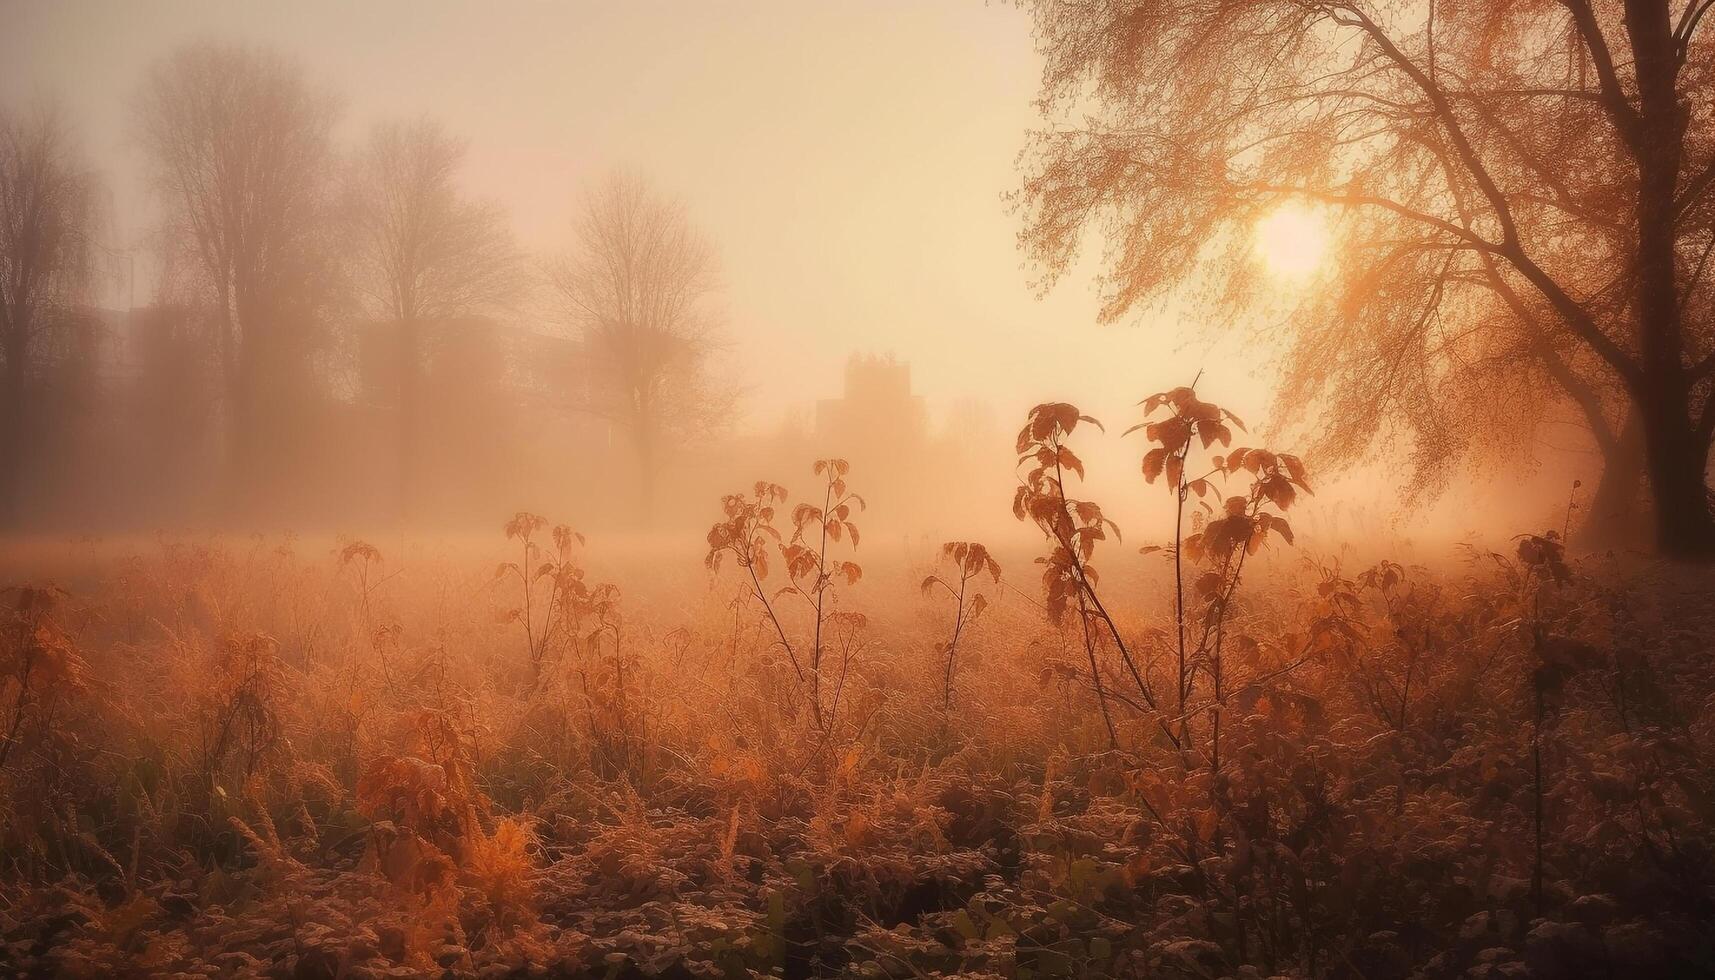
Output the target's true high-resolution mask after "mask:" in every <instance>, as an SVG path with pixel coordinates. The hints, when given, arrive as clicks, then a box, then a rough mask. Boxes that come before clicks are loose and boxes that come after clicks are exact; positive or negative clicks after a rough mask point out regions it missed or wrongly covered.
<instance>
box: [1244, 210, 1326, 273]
mask: <svg viewBox="0 0 1715 980" xmlns="http://www.w3.org/2000/svg"><path fill="white" fill-rule="evenodd" d="M1328 237H1329V236H1328V223H1327V221H1325V220H1324V219H1323V217H1322V215H1320V214H1318V213H1317V212H1315V211H1312V210H1310V209H1308V208H1305V207H1302V206H1300V205H1296V204H1285V205H1282V206H1280V207H1278V208H1276V209H1275V210H1273V211H1271V212H1269V214H1267V215H1266V216H1264V217H1263V219H1262V220H1260V221H1258V222H1257V224H1256V245H1255V247H1256V254H1257V258H1259V259H1260V260H1261V261H1262V264H1263V267H1264V268H1266V269H1267V270H1268V271H1269V273H1270V274H1272V275H1274V276H1275V277H1276V278H1279V279H1285V280H1291V281H1302V280H1305V279H1309V278H1310V277H1311V276H1313V275H1315V274H1316V272H1317V271H1318V270H1320V269H1321V268H1322V265H1323V263H1324V262H1325V261H1326V259H1327V257H1328V244H1329V243H1328Z"/></svg>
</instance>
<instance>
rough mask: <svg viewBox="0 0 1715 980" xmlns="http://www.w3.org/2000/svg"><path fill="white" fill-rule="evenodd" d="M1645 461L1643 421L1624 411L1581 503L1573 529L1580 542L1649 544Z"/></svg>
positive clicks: (1586, 544)
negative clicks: (1593, 483)
mask: <svg viewBox="0 0 1715 980" xmlns="http://www.w3.org/2000/svg"><path fill="white" fill-rule="evenodd" d="M1646 465H1647V464H1646V454H1645V447H1644V427H1643V422H1642V421H1641V420H1640V419H1639V416H1638V413H1637V412H1636V411H1635V410H1634V411H1631V412H1628V413H1627V415H1626V421H1625V423H1624V424H1623V425H1622V426H1621V427H1620V432H1619V435H1618V437H1617V439H1616V440H1615V442H1614V444H1613V445H1612V446H1611V447H1610V448H1609V449H1608V451H1607V452H1606V453H1605V454H1604V455H1603V457H1602V476H1601V478H1600V479H1598V480H1597V481H1596V486H1595V488H1594V489H1593V490H1592V491H1590V496H1589V497H1588V498H1587V500H1588V502H1587V503H1585V504H1583V508H1582V509H1583V513H1582V515H1581V519H1580V520H1579V521H1578V524H1579V528H1578V530H1577V531H1576V532H1575V534H1576V539H1577V541H1578V543H1579V545H1580V546H1582V547H1584V548H1590V549H1603V548H1643V547H1648V544H1649V541H1650V539H1651V536H1652V534H1653V531H1654V520H1655V515H1654V513H1653V510H1654V508H1653V505H1652V503H1651V502H1650V500H1649V499H1648V496H1647V495H1646V494H1645V493H1644V476H1645V468H1646ZM1575 516H1578V515H1576V513H1575Z"/></svg>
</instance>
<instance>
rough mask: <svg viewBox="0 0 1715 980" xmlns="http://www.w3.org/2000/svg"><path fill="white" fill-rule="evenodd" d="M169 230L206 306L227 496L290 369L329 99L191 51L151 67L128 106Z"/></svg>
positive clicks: (214, 48)
mask: <svg viewBox="0 0 1715 980" xmlns="http://www.w3.org/2000/svg"><path fill="white" fill-rule="evenodd" d="M136 111H137V117H138V123H139V130H140V135H141V138H142V143H143V146H144V148H145V149H146V151H147V152H148V155H149V158H150V162H151V163H152V164H153V166H154V171H155V177H156V180H157V181H158V183H159V186H160V188H161V190H162V191H163V192H164V194H165V197H166V199H167V203H168V207H169V209H170V211H171V215H172V217H173V219H175V220H176V221H177V222H178V223H179V224H180V225H182V226H183V227H184V228H185V229H186V230H187V232H188V234H189V236H190V238H191V240H192V241H194V242H195V250H196V253H197V256H198V259H199V260H200V262H201V265H202V267H203V272H204V274H205V275H206V276H207V278H208V281H209V284H210V288H211V289H212V291H213V293H214V298H215V305H216V310H217V315H218V347H219V361H220V367H221V375H222V378H223V381H224V385H223V387H224V402H225V404H224V409H225V411H224V415H225V418H224V421H225V426H226V435H227V465H228V467H229V468H230V470H231V477H230V479H229V486H228V490H229V492H237V491H238V489H239V488H240V487H241V486H243V484H244V483H245V481H246V480H247V479H248V478H250V474H251V473H253V471H254V468H255V464H256V462H257V459H258V453H259V450H260V446H259V444H260V443H261V442H262V438H261V434H262V429H261V424H260V423H261V421H262V413H263V408H264V402H265V400H266V398H267V394H268V390H269V382H270V378H271V376H272V375H273V374H274V373H276V372H277V371H280V370H283V369H284V368H285V367H286V366H287V365H290V364H293V363H294V361H295V359H296V360H301V355H302V352H303V349H304V347H305V344H306V338H304V337H302V336H293V335H292V333H293V331H294V329H299V330H300V332H301V328H302V326H303V324H305V323H306V322H307V320H306V317H305V312H306V311H305V304H306V303H310V302H313V301H314V297H316V296H317V295H318V291H317V288H316V287H319V286H320V285H321V284H322V282H321V281H320V280H325V277H326V275H327V273H328V266H327V258H328V257H327V248H326V246H327V239H326V235H327V222H328V217H329V207H328V205H329V199H328V198H329V195H328V191H329V188H330V181H329V177H330V164H331V159H332V157H331V145H330V140H329V131H330V129H331V127H332V125H333V119H334V103H333V100H332V99H331V98H330V97H328V96H326V95H324V94H322V93H320V92H317V91H315V90H314V89H312V88H311V87H310V86H309V84H308V83H307V82H306V81H305V79H304V76H303V72H302V70H301V69H300V68H299V67H298V66H297V65H295V64H294V63H292V62H290V61H287V60H285V59H283V58H281V57H280V56H278V55H276V54H274V53H272V52H269V51H264V50H258V49H254V48H249V47H244V46H236V45H225V44H214V43H203V44H196V45H192V46H190V47H186V48H184V49H181V50H180V51H179V52H177V53H176V54H174V55H173V56H171V57H170V58H168V59H167V60H166V61H164V62H162V63H160V64H158V65H156V67H155V68H154V69H153V70H152V71H151V72H150V74H149V75H148V77H147V79H146V80H145V82H144V85H143V88H142V92H141V94H140V96H139V98H138V101H137V104H136Z"/></svg>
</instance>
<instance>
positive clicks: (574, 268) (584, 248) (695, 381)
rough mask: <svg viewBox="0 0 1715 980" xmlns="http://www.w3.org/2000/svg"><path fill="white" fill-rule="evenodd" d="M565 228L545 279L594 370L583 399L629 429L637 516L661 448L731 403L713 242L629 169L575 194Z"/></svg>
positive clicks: (647, 505)
mask: <svg viewBox="0 0 1715 980" xmlns="http://www.w3.org/2000/svg"><path fill="white" fill-rule="evenodd" d="M575 232H576V243H575V244H574V245H573V247H572V249H571V250H570V251H569V252H568V253H566V254H565V255H563V256H562V257H560V259H559V260H558V261H556V262H555V263H554V264H553V265H552V266H551V267H550V270H549V275H550V280H551V282H552V284H553V286H554V288H555V291H556V292H557V293H558V295H559V296H560V298H561V299H562V301H563V302H564V304H565V310H566V313H567V315H568V317H569V319H570V320H571V321H572V323H574V324H575V325H576V326H577V327H578V328H579V329H580V330H581V331H582V333H583V337H584V342H585V345H586V347H587V348H588V349H589V351H590V353H591V355H592V357H593V358H594V359H595V361H596V363H597V368H598V371H599V372H600V380H599V381H598V382H597V384H596V385H595V386H594V387H595V388H596V389H597V392H598V393H597V394H596V395H595V396H594V404H592V405H591V406H590V407H591V408H592V409H593V410H594V411H597V412H600V413H602V414H603V415H605V416H607V417H608V418H610V419H612V420H613V421H614V422H615V423H616V424H618V425H620V426H622V427H623V428H624V429H625V430H626V431H627V432H628V433H629V434H630V438H631V441H632V445H633V447H634V449H635V450H636V453H637V466H638V479H639V482H640V485H641V493H640V507H641V510H642V514H643V517H644V519H645V520H646V521H647V520H649V519H650V518H651V516H652V514H653V503H654V497H655V478H656V473H657V467H658V466H659V465H660V463H661V455H662V453H663V451H664V450H666V449H668V448H670V447H672V446H674V445H680V444H683V443H685V442H687V441H690V440H692V439H694V438H697V437H699V436H701V435H703V434H705V433H707V432H708V431H710V430H711V429H712V428H714V427H716V426H718V425H719V424H720V423H721V422H723V421H724V420H725V418H726V416H727V414H728V411H729V409H730V406H731V403H732V398H733V394H732V390H731V388H730V386H728V385H725V384H722V383H720V381H719V380H718V379H717V378H716V377H715V372H714V370H713V364H712V360H713V355H714V354H715V353H716V351H717V350H718V348H719V333H718V331H719V325H720V321H719V319H718V318H717V316H716V314H715V312H714V311H713V310H711V309H710V304H711V300H712V298H713V294H714V291H715V288H716V279H715V256H714V251H713V249H712V248H711V247H710V246H709V244H708V243H707V242H706V241H705V240H704V239H703V238H702V236H700V235H699V234H698V233H697V232H696V230H695V229H693V228H692V227H691V225H690V222H689V221H688V220H687V219H686V217H685V211H684V208H683V206H682V205H680V204H679V203H678V202H676V201H673V200H670V199H667V198H663V197H661V196H659V195H657V194H656V193H655V192H654V191H653V190H652V189H651V188H650V187H649V185H648V184H647V183H646V182H645V181H644V180H643V179H642V178H640V177H637V176H635V175H616V176H614V177H611V178H609V179H608V180H607V181H606V183H604V184H602V185H601V186H600V187H598V188H596V189H594V190H592V191H591V192H589V193H588V194H586V195H585V197H584V200H583V204H582V207H581V209H580V211H579V213H578V216H577V219H576V221H575Z"/></svg>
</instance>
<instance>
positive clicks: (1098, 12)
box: [1020, 0, 1715, 559]
mask: <svg viewBox="0 0 1715 980" xmlns="http://www.w3.org/2000/svg"><path fill="white" fill-rule="evenodd" d="M1025 2H1026V5H1027V6H1028V7H1029V8H1030V9H1031V10H1032V12H1033V14H1034V17H1035V22H1036V28H1037V35H1038V41H1039V45H1040V47H1041V50H1042V52H1043V54H1044V56H1045V69H1044V76H1043V93H1042V100H1041V105H1042V109H1043V112H1044V115H1045V119H1046V125H1045V127H1044V128H1043V129H1042V130H1041V131H1039V132H1037V133H1036V134H1035V135H1034V137H1033V138H1032V140H1031V143H1030V145H1029V148H1028V149H1027V151H1026V153H1025V156H1024V161H1025V163H1024V167H1025V175H1024V186H1023V193H1022V194H1021V197H1020V200H1021V204H1022V210H1023V212H1024V217H1025V227H1024V230H1023V233H1022V242H1023V245H1024V247H1025V250H1026V252H1027V253H1028V255H1029V256H1030V257H1031V258H1032V259H1033V260H1034V261H1035V262H1036V263H1037V264H1038V265H1039V267H1040V268H1041V269H1042V270H1043V271H1044V273H1045V277H1046V281H1047V282H1050V283H1051V282H1052V281H1053V280H1054V278H1055V277H1056V276H1058V275H1059V274H1060V273H1062V272H1063V271H1064V270H1065V269H1066V268H1068V266H1069V265H1070V264H1071V262H1072V261H1073V260H1074V258H1075V257H1076V254H1077V251H1078V245H1079V241H1080V239H1081V238H1082V237H1083V236H1084V234H1085V233H1086V232H1087V231H1089V230H1092V229H1094V230H1098V231H1100V232H1102V233H1103V234H1104V235H1105V237H1106V240H1107V241H1108V243H1109V249H1108V254H1107V261H1106V265H1105V269H1104V272H1103V277H1102V288H1103V290H1104V294H1105V295H1104V300H1105V302H1104V307H1103V315H1104V316H1105V317H1107V318H1110V319H1112V318H1117V317H1120V316H1122V315H1124V314H1125V313H1127V312H1128V311H1130V310H1132V309H1134V308H1135V307H1137V306H1138V305H1139V304H1141V303H1144V302H1147V301H1150V300H1152V299H1157V298H1160V297H1163V296H1166V295H1168V294H1170V293H1172V292H1173V291H1174V290H1176V289H1178V288H1180V287H1183V286H1185V285H1186V284H1187V283H1189V282H1195V283H1198V284H1201V285H1202V287H1203V288H1206V289H1208V290H1210V291H1211V292H1212V294H1213V295H1214V296H1215V297H1216V298H1218V299H1219V300H1221V301H1222V302H1223V303H1225V304H1232V305H1233V306H1236V305H1239V304H1250V303H1251V302H1253V301H1254V300H1255V299H1256V298H1257V296H1258V293H1259V292H1260V291H1261V289H1262V288H1263V286H1264V284H1265V282H1266V280H1263V279H1260V278H1259V275H1258V270H1257V269H1256V268H1255V263H1254V262H1252V261H1250V260H1249V256H1248V254H1247V253H1248V247H1247V246H1248V243H1249V236H1248V235H1247V234H1246V232H1247V230H1248V229H1249V228H1251V227H1252V226H1254V223H1255V222H1256V221H1257V220H1258V219H1259V218H1261V217H1262V216H1263V215H1266V214H1268V213H1270V212H1271V211H1273V210H1274V209H1277V208H1279V207H1282V206H1284V205H1288V204H1292V205H1296V206H1303V207H1313V208H1318V209H1322V210H1324V211H1326V212H1327V213H1328V214H1329V215H1330V216H1331V218H1332V220H1333V223H1334V227H1335V229H1336V236H1337V242H1338V246H1337V252H1338V256H1337V259H1336V262H1335V263H1334V265H1333V267H1332V268H1333V270H1334V271H1331V272H1329V273H1328V274H1326V275H1325V277H1324V280H1325V281H1324V282H1322V283H1321V284H1320V286H1319V288H1315V289H1311V290H1307V291H1305V292H1304V294H1303V298H1302V299H1301V300H1300V301H1299V302H1298V303H1297V305H1296V308H1295V309H1294V310H1293V312H1292V316H1293V322H1294V323H1295V324H1296V326H1297V329H1296V330H1294V331H1293V340H1292V342H1291V344H1290V348H1289V354H1288V356H1287V357H1286V358H1285V359H1284V361H1283V364H1284V367H1283V369H1282V372H1283V376H1282V379H1281V380H1282V384H1281V393H1282V399H1283V406H1284V408H1286V409H1288V410H1303V411H1299V412H1296V413H1295V414H1297V415H1298V416H1299V417H1301V418H1309V419H1314V424H1315V425H1316V426H1317V428H1318V431H1319V432H1320V433H1321V435H1322V438H1321V439H1320V445H1319V448H1320V449H1321V451H1322V452H1323V454H1324V459H1325V460H1327V461H1330V462H1339V461H1341V460H1348V461H1349V460H1354V459H1357V458H1359V457H1361V455H1362V454H1363V453H1365V452H1366V451H1368V450H1369V449H1370V448H1371V447H1372V446H1373V445H1374V443H1375V441H1376V439H1377V437H1378V435H1380V436H1383V437H1386V436H1388V435H1394V436H1400V437H1404V439H1405V441H1406V443H1407V444H1408V445H1409V446H1410V447H1411V453H1412V456H1413V458H1414V461H1415V463H1416V470H1417V476H1418V483H1419V485H1420V486H1428V487H1433V486H1435V485H1436V484H1438V483H1439V482H1442V481H1444V480H1445V479H1446V477H1447V475H1448V473H1449V472H1451V469H1452V467H1453V466H1454V465H1455V464H1456V463H1458V462H1459V461H1461V460H1468V459H1470V458H1471V457H1472V456H1473V455H1479V454H1483V453H1492V452H1496V451H1506V452H1510V453H1513V454H1516V453H1518V452H1528V451H1529V450H1530V449H1531V448H1532V446H1531V442H1532V440H1533V439H1534V438H1535V437H1536V435H1537V433H1538V432H1539V430H1540V428H1541V426H1542V424H1543V423H1545V422H1549V421H1553V420H1555V419H1556V418H1557V417H1558V416H1559V415H1560V414H1562V413H1571V414H1572V416H1573V417H1574V418H1575V419H1576V420H1577V421H1578V423H1579V424H1580V425H1581V426H1582V427H1585V428H1587V429H1588V431H1589V432H1590V434H1591V438H1592V440H1593V442H1594V445H1595V446H1596V447H1598V448H1599V449H1600V451H1601V453H1602V455H1603V458H1604V459H1605V461H1606V463H1607V479H1606V480H1605V483H1606V484H1608V485H1609V486H1610V487H1614V486H1619V487H1623V486H1624V485H1626V484H1627V483H1628V482H1630V483H1631V484H1634V485H1635V484H1637V483H1642V484H1644V485H1646V486H1647V488H1648V490H1649V491H1650V494H1651V496H1652V498H1653V502H1654V504H1655V512H1656V515H1657V516H1656V538H1657V543H1658V545H1659V547H1660V548H1661V549H1662V550H1663V551H1664V552H1667V553H1670V554H1674V555H1678V556H1682V557H1690V558H1703V559H1707V558H1711V557H1715V517H1712V515H1711V510H1710V502H1709V494H1708V485H1707V468H1708V460H1709V453H1710V444H1711V438H1712V436H1715V325H1712V323H1711V313H1712V312H1715V302H1712V298H1711V292H1712V290H1711V287H1710V286H1709V284H1708V283H1707V279H1708V277H1709V273H1710V270H1709V265H1710V261H1709V256H1710V250H1711V243H1712V241H1715V97H1712V96H1715V84H1712V76H1715V56H1712V55H1715V50H1712V42H1711V41H1710V38H1709V34H1708V31H1707V25H1706V21H1707V20H1708V14H1709V12H1710V8H1711V6H1712V5H1715V0H1688V2H1678V3H1675V2H1668V0H1626V2H1623V3H1621V2H1613V3H1596V2H1591V0H1559V2H1554V0H1495V2H1483V3H1475V2H1464V0H1428V2H1411V3H1386V2H1309V0H1201V2H1163V0H1091V2H1072V3H1066V2H1059V0H1025ZM1628 432H1630V433H1632V434H1633V435H1635V436H1636V437H1637V441H1638V442H1640V443H1641V451H1640V452H1639V453H1638V454H1637V456H1635V457H1634V456H1631V455H1629V454H1628V453H1627V451H1626V448H1627V446H1628V444H1629V440H1628V437H1627V434H1628ZM1640 477H1641V479H1640Z"/></svg>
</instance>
